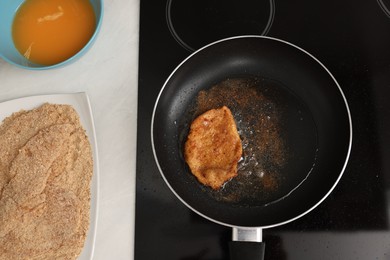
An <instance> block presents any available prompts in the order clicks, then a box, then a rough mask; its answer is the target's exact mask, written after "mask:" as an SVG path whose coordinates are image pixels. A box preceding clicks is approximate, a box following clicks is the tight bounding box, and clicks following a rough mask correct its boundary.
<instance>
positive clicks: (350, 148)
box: [150, 35, 353, 229]
mask: <svg viewBox="0 0 390 260" xmlns="http://www.w3.org/2000/svg"><path fill="white" fill-rule="evenodd" d="M243 38H260V39H267V40H271V41H276V42H279V43H283V44H286V45H289V46H291V47H293V48H295V49H297V50H299V51H301V52H303V53H304V54H306V55H307V56H309V57H310V58H312V59H313V60H314V61H315V62H317V63H318V64H319V65H320V66H321V67H322V68H323V69H324V70H325V71H326V72H327V73H328V75H329V76H330V77H331V79H332V80H333V82H334V83H335V84H336V86H337V89H338V90H339V92H340V94H341V97H342V99H343V101H344V105H345V108H346V112H347V115H348V123H349V133H350V134H349V142H348V150H347V154H346V157H345V160H344V164H343V167H342V169H341V171H340V174H339V175H338V177H337V179H336V181H335V182H334V184H333V185H332V187H331V188H330V189H329V190H328V192H327V193H326V194H325V195H324V196H323V197H322V198H321V199H320V200H319V201H317V203H315V204H314V205H313V206H312V207H310V208H308V209H307V210H306V211H304V212H303V213H301V214H299V215H297V216H295V217H293V218H290V219H288V220H286V221H282V222H278V223H274V224H271V225H265V226H241V225H235V224H231V223H225V222H222V221H220V220H217V219H214V218H211V217H209V216H207V215H205V214H203V213H201V212H199V211H198V210H196V209H195V208H193V207H192V206H191V205H189V204H188V203H187V202H186V201H185V200H184V199H183V198H181V197H180V196H179V194H177V192H176V191H175V189H174V188H173V187H172V186H171V185H170V183H169V182H168V180H167V179H166V177H165V174H164V173H163V171H162V169H161V167H160V164H159V161H158V158H157V153H156V150H155V145H154V138H153V133H154V132H153V130H154V118H155V115H156V110H157V106H158V104H159V100H160V97H161V95H162V93H163V92H164V89H165V87H166V85H167V83H168V82H169V81H170V79H171V78H172V76H173V75H175V73H176V71H177V70H178V69H179V68H180V67H181V66H183V64H185V63H186V62H187V60H189V59H191V58H192V57H193V56H194V55H196V54H197V53H199V52H201V51H202V50H204V49H206V48H208V47H210V46H212V45H216V44H218V43H221V42H226V41H230V40H235V39H243ZM150 133H151V144H152V151H153V156H154V159H155V162H156V165H157V167H158V170H159V172H160V175H161V176H162V178H163V179H164V181H165V183H166V184H167V186H168V187H169V189H170V190H171V192H173V194H174V195H175V196H176V197H177V198H178V199H179V200H180V201H181V203H183V204H184V205H185V206H186V207H187V208H189V209H190V210H192V211H193V212H195V213H196V214H198V215H200V216H202V217H203V218H205V219H207V220H209V221H212V222H214V223H216V224H220V225H223V226H226V227H231V228H238V229H254V228H258V229H267V228H272V227H277V226H281V225H284V224H287V223H290V222H292V221H294V220H297V219H299V218H301V217H303V216H304V215H306V214H308V213H309V212H311V211H312V210H313V209H315V208H316V207H317V206H318V205H320V204H321V203H322V202H323V201H324V200H325V199H326V198H327V197H328V196H329V195H330V193H331V192H332V191H333V190H334V188H335V187H336V186H337V184H338V183H339V181H340V179H341V177H342V176H343V174H344V171H345V169H346V167H347V164H348V161H349V157H350V154H351V150H352V136H353V132H352V117H351V112H350V109H349V105H348V102H347V99H346V97H345V94H344V92H343V90H342V89H341V87H340V85H339V83H338V82H337V80H336V78H335V77H334V76H333V74H332V73H331V72H330V71H329V70H328V68H327V67H326V66H325V65H324V64H322V63H321V62H320V61H319V60H318V59H317V58H316V57H315V56H313V55H312V54H311V53H309V52H308V51H306V50H304V49H303V48H301V47H299V46H297V45H295V44H293V43H290V42H288V41H285V40H282V39H279V38H274V37H270V36H261V35H240V36H233V37H228V38H224V39H220V40H217V41H214V42H212V43H209V44H207V45H205V46H203V47H201V48H199V49H198V50H196V51H194V52H193V53H191V54H190V55H189V56H188V57H186V58H185V59H184V60H183V61H182V62H181V63H179V65H177V66H176V67H175V69H174V70H173V71H172V72H171V74H170V75H169V76H168V78H167V79H166V80H165V82H164V85H163V86H162V88H161V90H160V92H159V94H158V96H157V99H156V101H155V104H154V108H153V113H152V120H151V131H150Z"/></svg>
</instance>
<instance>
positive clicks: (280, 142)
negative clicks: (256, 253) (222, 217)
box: [190, 77, 317, 207]
mask: <svg viewBox="0 0 390 260" xmlns="http://www.w3.org/2000/svg"><path fill="white" fill-rule="evenodd" d="M223 105H225V106H227V107H229V108H230V110H231V111H232V113H233V116H234V119H235V121H236V125H237V129H238V132H239V134H240V138H241V141H242V147H243V154H242V158H241V160H240V161H239V164H238V176H237V177H235V178H233V179H232V180H230V181H228V182H226V183H225V184H224V186H223V187H222V188H221V189H220V190H218V191H214V190H212V189H210V188H208V187H205V186H203V185H201V184H199V186H200V188H201V189H203V190H204V191H205V192H207V193H209V195H210V196H211V197H212V198H213V199H215V200H218V201H221V202H226V203H232V204H237V205H240V206H250V207H252V206H264V205H268V204H270V203H272V202H275V201H278V200H280V199H283V198H284V197H286V196H288V195H289V194H291V192H293V191H294V189H296V188H297V187H298V186H299V185H300V184H301V183H302V182H303V181H304V180H305V179H306V178H307V176H308V175H309V173H310V172H311V170H312V169H313V167H314V165H315V159H316V152H317V131H316V126H315V122H314V120H313V117H312V115H311V114H310V112H309V110H308V108H307V107H306V106H305V104H304V103H303V102H302V101H301V100H300V99H299V98H298V97H297V96H296V95H294V93H292V92H291V91H290V90H289V89H288V88H287V87H285V86H283V85H282V84H281V83H279V82H274V81H271V80H267V79H263V78H261V79H260V78H254V77H253V78H235V79H227V80H225V81H223V82H221V83H218V84H217V85H215V86H213V87H211V88H210V89H208V90H203V91H201V92H199V94H198V97H197V100H196V102H195V103H194V107H193V108H191V109H190V111H192V113H193V119H194V118H195V117H197V116H198V115H200V114H201V113H203V112H205V111H207V110H209V109H212V108H218V107H221V106H223Z"/></svg>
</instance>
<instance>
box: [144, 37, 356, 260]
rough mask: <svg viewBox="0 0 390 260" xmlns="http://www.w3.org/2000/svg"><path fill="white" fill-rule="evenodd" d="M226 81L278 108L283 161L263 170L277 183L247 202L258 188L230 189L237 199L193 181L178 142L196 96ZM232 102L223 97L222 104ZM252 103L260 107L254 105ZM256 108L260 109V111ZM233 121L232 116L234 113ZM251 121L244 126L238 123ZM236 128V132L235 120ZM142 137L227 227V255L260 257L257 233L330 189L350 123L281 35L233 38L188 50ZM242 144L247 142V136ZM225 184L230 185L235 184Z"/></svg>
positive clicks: (172, 176) (312, 62) (204, 212)
mask: <svg viewBox="0 0 390 260" xmlns="http://www.w3.org/2000/svg"><path fill="white" fill-rule="evenodd" d="M229 80H232V82H244V83H242V84H238V85H239V88H242V91H243V93H247V92H248V93H249V92H250V91H249V90H248V89H247V88H248V87H251V88H252V89H253V88H255V89H256V88H257V89H258V91H259V92H261V93H262V95H264V96H266V99H265V100H266V103H267V102H268V103H267V104H268V107H271V108H272V107H274V110H273V111H272V113H273V114H272V115H278V114H280V116H278V121H277V124H279V125H278V128H277V129H278V131H279V132H280V133H278V134H279V137H280V138H281V139H282V142H281V143H282V144H283V146H282V147H283V148H284V151H283V152H284V154H285V157H284V159H283V162H284V164H283V165H282V166H280V167H279V168H278V167H276V168H275V167H273V168H272V167H271V168H272V169H273V170H274V171H275V169H276V171H280V172H279V173H278V181H280V184H279V185H275V187H273V189H274V190H273V191H270V193H271V195H269V196H268V195H267V194H265V193H264V192H263V193H261V192H260V193H259V194H260V195H259V197H258V198H256V196H257V195H256V194H257V193H255V191H254V192H253V193H251V190H252V189H253V190H256V189H255V188H256V187H251V186H250V185H249V186H245V185H241V186H240V185H238V187H239V188H238V189H241V190H245V194H246V195H245V196H244V197H243V198H241V199H235V200H234V199H233V200H232V199H231V198H232V196H227V197H228V198H230V199H223V196H219V195H218V194H219V193H224V192H225V193H226V192H227V194H228V192H229V191H228V189H229V187H230V186H229V185H230V184H229V183H228V184H227V185H226V186H225V187H224V189H223V191H213V190H211V189H210V188H208V187H205V186H203V185H201V184H200V183H199V182H198V181H197V180H196V178H194V176H193V175H192V174H191V172H190V170H189V168H188V166H187V164H186V162H185V160H184V156H183V143H184V142H185V139H186V136H187V134H188V131H189V126H190V123H191V121H192V120H193V119H194V118H195V117H196V116H197V115H198V114H197V113H198V112H199V111H197V109H196V106H197V100H198V95H199V92H200V91H202V90H206V91H208V90H210V89H211V87H212V86H215V85H218V84H220V83H221V82H226V81H228V82H229ZM232 99H233V98H232ZM232 99H231V98H230V97H229V95H224V97H223V98H222V101H221V102H222V103H223V102H228V103H229V102H231V100H232ZM254 100H255V101H256V99H254ZM211 103H212V102H211ZM233 103H234V102H233ZM233 103H231V104H233ZM258 103H262V102H260V101H259V102H258ZM221 105H222V104H221ZM254 105H256V106H257V105H259V107H260V108H259V109H260V110H261V106H260V105H261V104H254ZM240 109H241V108H240V106H239V105H238V106H237V107H235V106H234V105H233V107H232V112H233V115H234V116H237V115H241V114H242V112H244V113H245V111H240ZM245 109H247V108H245ZM253 111H254V112H253ZM253 111H252V112H251V113H252V114H254V115H256V111H255V110H253ZM264 111H265V112H264ZM264 111H263V112H259V113H267V110H264ZM259 116H260V115H259ZM244 119H245V118H244ZM235 120H236V121H238V119H237V118H236V117H235ZM240 121H242V118H241V119H240ZM251 123H252V122H247V126H248V125H249V127H250V126H251ZM237 127H238V130H239V132H240V133H242V131H240V124H237ZM151 137H152V146H153V152H154V155H155V159H156V162H157V164H158V167H159V169H160V172H161V174H162V176H163V178H164V180H165V181H166V183H167V184H168V186H169V187H170V189H171V190H172V192H173V193H174V194H175V195H176V196H177V197H178V198H179V199H180V200H181V201H182V202H183V203H184V204H185V205H186V206H187V207H189V208H190V209H191V210H193V211H194V212H196V213H198V214H199V215H201V216H203V217H205V218H207V219H209V220H211V221H214V222H216V223H219V224H222V225H226V226H230V227H233V242H232V243H231V245H230V248H231V257H232V259H233V258H234V257H236V256H237V257H238V259H247V258H245V257H246V255H248V257H249V258H248V259H256V258H253V257H256V256H259V257H261V256H262V255H263V254H264V244H263V243H262V242H261V240H262V238H261V232H262V229H264V228H270V227H274V226H278V225H282V224H285V223H287V222H290V221H293V220H295V219H297V218H299V217H301V216H303V215H304V214H306V213H308V212H309V211H311V210H312V209H314V208H315V207H316V206H317V205H318V204H320V203H321V202H322V201H323V200H324V199H325V198H326V197H327V196H328V195H329V193H330V192H331V191H332V190H333V188H334V187H335V186H336V184H337V183H338V181H339V180H340V178H341V175H342V173H343V171H344V169H345V167H346V164H347V160H348V157H349V154H350V150H351V144H352V124H351V116H350V111H349V108H348V104H347V102H346V99H345V96H344V94H343V92H342V90H341V88H340V87H339V85H338V83H337V82H336V80H335V78H334V77H333V76H332V75H331V73H330V72H329V71H328V70H327V69H326V68H325V66H324V65H322V64H321V63H320V62H319V61H318V60H317V59H316V58H314V57H313V56H312V55H310V54H309V53H307V52H306V51H304V50H302V49H301V48H299V47H297V46H294V45H292V44H290V43H287V42H285V41H282V40H278V39H274V38H269V37H260V36H242V37H233V38H229V39H224V40H221V41H218V42H215V43H212V44H210V45H208V46H206V47H204V48H202V49H200V50H198V51H196V52H195V53H193V54H192V55H191V56H189V57H188V58H187V59H185V60H184V61H183V62H182V63H181V64H180V65H179V66H178V67H177V68H176V69H175V70H174V71H173V72H172V74H171V75H170V76H169V78H168V79H167V81H166V82H165V84H164V86H163V88H162V90H161V92H160V94H159V96H158V98H157V101H156V104H155V108H154V111H153V117H152V129H151ZM246 140H248V142H249V143H250V142H251V139H250V138H248V137H246ZM271 147H272V144H271ZM247 155H248V153H244V155H243V157H245V156H247ZM271 159H272V158H271ZM243 161H245V158H243ZM244 168H245V167H244ZM271 168H269V169H271ZM239 169H240V166H239ZM243 172H244V173H243V174H248V173H245V170H243ZM239 174H240V172H239ZM250 174H252V175H256V174H257V175H258V176H262V175H263V174H259V173H256V172H251V173H250ZM231 182H232V183H234V179H233V180H232V181H231ZM231 186H232V189H237V185H236V186H234V185H231ZM234 187H235V188H234ZM279 189H280V190H279ZM226 190H227V191H226ZM230 195H231V194H230ZM260 196H261V197H260ZM233 197H234V196H233ZM221 198H222V199H221ZM234 198H235V197H234ZM242 241H245V243H243V242H242ZM253 242H260V243H253Z"/></svg>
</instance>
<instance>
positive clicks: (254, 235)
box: [229, 227, 265, 260]
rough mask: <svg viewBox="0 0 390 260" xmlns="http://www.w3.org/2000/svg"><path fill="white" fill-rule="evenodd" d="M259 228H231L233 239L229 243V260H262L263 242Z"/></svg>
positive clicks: (261, 231)
mask: <svg viewBox="0 0 390 260" xmlns="http://www.w3.org/2000/svg"><path fill="white" fill-rule="evenodd" d="M262 235H263V230H262V229H261V228H251V229H243V228H236V227H234V228H233V241H231V242H230V243H229V252H230V259H231V260H263V259H264V251H265V243H263V242H262Z"/></svg>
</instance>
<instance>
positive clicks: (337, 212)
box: [135, 0, 390, 260]
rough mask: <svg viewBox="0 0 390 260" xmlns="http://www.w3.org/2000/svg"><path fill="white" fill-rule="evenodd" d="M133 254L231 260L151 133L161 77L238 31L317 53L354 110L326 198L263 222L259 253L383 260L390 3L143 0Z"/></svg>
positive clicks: (389, 246) (388, 248)
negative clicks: (172, 183)
mask: <svg viewBox="0 0 390 260" xmlns="http://www.w3.org/2000/svg"><path fill="white" fill-rule="evenodd" d="M140 4H141V7H140V43H139V86H138V139H137V140H138V142H137V183H136V222H135V259H136V260H144V259H173V260H175V259H181V260H186V259H187V260H189V259H199V260H211V259H213V260H216V259H221V260H222V259H229V255H228V242H229V241H230V240H231V229H230V228H228V227H224V226H221V225H218V224H215V223H213V222H210V221H208V220H205V219H203V218H202V217H200V216H198V215H197V214H195V213H193V212H192V211H191V210H189V209H188V208H186V206H185V205H183V204H182V203H181V202H180V201H179V200H178V199H177V198H176V197H175V195H174V194H173V193H172V192H171V191H170V189H169V188H168V187H167V185H166V184H165V182H164V180H163V179H162V177H161V175H160V173H159V171H158V168H157V166H156V163H155V160H154V157H153V152H152V147H151V138H150V125H151V117H152V111H153V106H154V103H155V100H156V98H157V95H158V93H159V91H160V89H161V87H162V86H163V84H164V82H165V80H166V79H167V77H168V76H169V75H170V73H171V72H172V71H173V70H174V68H175V67H176V66H177V65H178V64H179V63H180V62H181V61H183V60H184V59H185V58H186V57H187V56H188V55H190V54H191V53H192V52H193V51H194V50H196V49H198V48H200V47H201V46H203V45H205V44H207V43H210V42H212V41H215V40H218V39H221V38H225V37H230V36H237V35H244V34H252V35H266V36H269V37H274V38H278V39H282V40H285V41H288V42H291V43H293V44H295V45H297V46H299V47H301V48H303V49H305V50H306V51H308V52H309V53H311V54H312V55H314V56H315V57H316V58H318V59H319V60H320V61H321V62H322V63H323V64H324V65H325V66H326V67H327V68H328V69H329V71H330V72H331V73H332V74H333V76H334V77H335V78H336V80H337V81H338V83H339V84H340V87H341V88H342V90H343V92H344V94H345V96H346V99H347V101H348V103H349V107H350V110H351V115H352V122H353V144H352V151H351V156H350V159H349V162H348V165H347V168H346V170H345V172H344V174H343V176H342V178H341V180H340V182H339V183H338V185H337V186H336V188H335V189H334V191H333V192H332V193H331V194H330V196H329V197H328V198H327V199H326V200H325V201H324V202H323V203H322V204H320V205H319V206H318V207H317V208H315V209H314V210H313V211H311V212H310V213H308V214H307V215H305V216H303V217H302V218H300V219H298V220H296V221H293V222H291V223H288V224H285V225H282V226H279V227H275V228H270V229H265V230H264V231H263V241H264V242H265V243H266V251H265V259H281V260H284V259H286V260H287V259H288V260H290V259H299V260H303V259H390V228H389V221H390V216H389V213H390V160H389V158H390V148H389V147H390V102H389V100H390V11H389V10H390V1H387V0H377V1H376V0H371V1H352V0H345V1H337V0H330V1H309V0H302V1H278V0H264V1H263V0H258V1H247V0H242V1H221V0H219V1H217V0H209V1H192V0H191V1H190V0H188V1H184V0H180V1H179V0H166V1H141V3H140Z"/></svg>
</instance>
